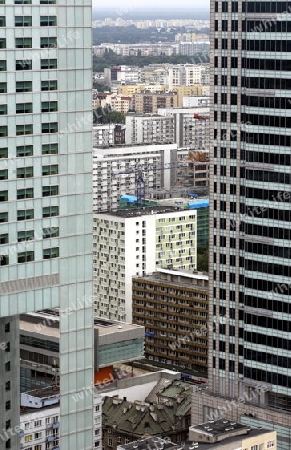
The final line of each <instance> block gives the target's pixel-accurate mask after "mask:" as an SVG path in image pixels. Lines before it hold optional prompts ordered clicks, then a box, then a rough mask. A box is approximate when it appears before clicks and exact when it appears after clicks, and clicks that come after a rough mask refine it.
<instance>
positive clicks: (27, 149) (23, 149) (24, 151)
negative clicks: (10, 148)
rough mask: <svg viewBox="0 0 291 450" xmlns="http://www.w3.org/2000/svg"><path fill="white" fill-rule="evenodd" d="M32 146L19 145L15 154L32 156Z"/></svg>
mask: <svg viewBox="0 0 291 450" xmlns="http://www.w3.org/2000/svg"><path fill="white" fill-rule="evenodd" d="M32 155H33V146H32V145H19V146H18V147H16V156H32Z"/></svg>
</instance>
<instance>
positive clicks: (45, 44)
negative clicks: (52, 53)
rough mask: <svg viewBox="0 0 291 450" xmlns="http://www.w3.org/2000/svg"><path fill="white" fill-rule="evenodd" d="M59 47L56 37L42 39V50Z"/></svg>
mask: <svg viewBox="0 0 291 450" xmlns="http://www.w3.org/2000/svg"><path fill="white" fill-rule="evenodd" d="M56 46H57V38H56V37H42V38H40V48H52V47H56Z"/></svg>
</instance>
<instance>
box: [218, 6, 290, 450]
mask: <svg viewBox="0 0 291 450" xmlns="http://www.w3.org/2000/svg"><path fill="white" fill-rule="evenodd" d="M290 13H291V2H288V1H274V0H269V1H268V0H264V1H262V0H254V1H246V0H241V1H230V0H229V1H224V0H212V1H211V30H212V36H211V43H212V51H211V64H212V86H213V88H212V95H211V97H212V117H211V122H212V126H211V130H212V140H213V148H212V151H211V176H210V180H211V202H212V208H210V227H211V229H212V230H213V233H210V267H211V270H210V318H211V320H213V322H214V324H215V325H214V326H211V327H210V339H209V367H210V369H209V389H210V391H212V392H213V393H215V394H216V395H221V396H224V397H225V398H229V399H237V398H238V397H239V396H245V399H246V400H248V401H249V399H250V393H251V392H252V391H253V389H254V388H258V387H259V386H262V387H264V388H266V389H267V392H265V394H264V395H257V396H256V398H254V399H253V400H251V401H250V402H251V403H252V402H253V403H254V404H256V405H257V406H258V407H262V408H264V410H265V411H267V410H268V411H276V412H277V419H274V418H273V419H272V421H275V420H277V423H281V424H283V423H284V425H286V426H287V425H288V424H289V425H288V426H289V427H290V417H289V414H290V412H291V333H290V332H291V226H290V222H291V150H290V148H291V100H290V98H291V76H290V70H291V14H290ZM247 395H248V396H249V397H247ZM245 403H247V401H245ZM256 414H258V415H259V414H260V413H259V412H258V413H256ZM279 415H281V419H280V417H279ZM257 417H258V416H257ZM264 417H265V419H264V420H266V423H267V419H266V417H267V416H266V415H265V416H264ZM270 417H271V416H270ZM272 417H275V416H272ZM272 421H270V422H272ZM263 425H264V426H266V424H263ZM281 431H282V430H281ZM281 431H280V433H281ZM285 431H286V430H285ZM285 431H284V433H285ZM284 433H283V432H282V433H281V435H280V436H281V437H280V440H281V444H280V445H281V447H279V448H289V445H291V444H290V442H291V439H290V428H289V437H288V436H287V434H286V433H287V432H286V433H285V437H284Z"/></svg>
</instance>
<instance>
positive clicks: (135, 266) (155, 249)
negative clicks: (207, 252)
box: [93, 206, 197, 322]
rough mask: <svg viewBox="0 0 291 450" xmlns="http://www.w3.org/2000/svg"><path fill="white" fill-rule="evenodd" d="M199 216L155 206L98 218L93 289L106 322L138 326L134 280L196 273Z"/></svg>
mask: <svg viewBox="0 0 291 450" xmlns="http://www.w3.org/2000/svg"><path fill="white" fill-rule="evenodd" d="M196 218H197V212H196V211H195V210H192V211H191V210H189V209H181V208H179V207H178V206H151V207H148V208H146V207H142V208H136V209H132V210H131V209H125V210H121V209H120V210H117V211H115V212H104V213H99V214H95V215H94V226H93V241H94V247H93V270H94V272H93V284H94V297H95V312H96V314H97V315H98V316H100V317H106V318H108V319H117V320H122V321H126V322H131V321H132V276H136V275H138V276H140V275H144V274H146V273H152V272H154V271H155V270H156V269H157V268H182V269H186V270H190V271H193V270H195V269H196V254H197V249H196V243H197V221H196Z"/></svg>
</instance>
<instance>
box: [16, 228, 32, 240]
mask: <svg viewBox="0 0 291 450" xmlns="http://www.w3.org/2000/svg"><path fill="white" fill-rule="evenodd" d="M33 239H34V230H26V231H18V233H17V241H18V242H23V241H32V240H33Z"/></svg>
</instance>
